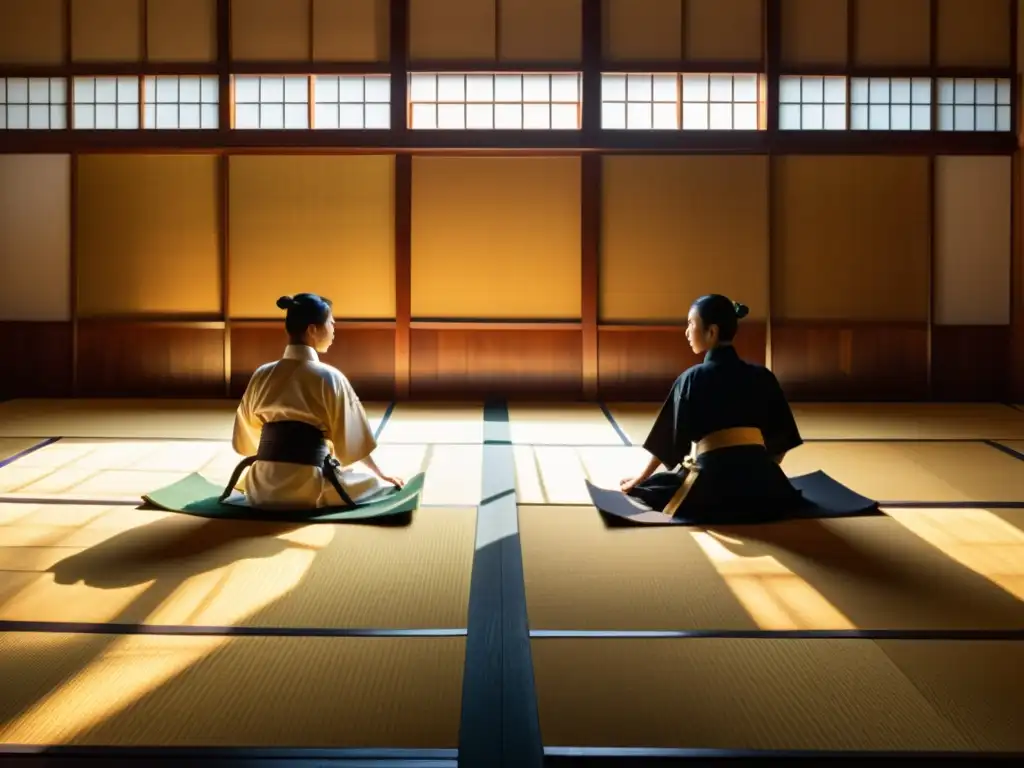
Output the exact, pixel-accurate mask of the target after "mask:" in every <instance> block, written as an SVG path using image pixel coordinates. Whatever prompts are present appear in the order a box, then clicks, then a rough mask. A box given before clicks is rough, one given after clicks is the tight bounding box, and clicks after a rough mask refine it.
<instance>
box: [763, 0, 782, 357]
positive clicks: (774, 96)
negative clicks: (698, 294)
mask: <svg viewBox="0 0 1024 768" xmlns="http://www.w3.org/2000/svg"><path fill="white" fill-rule="evenodd" d="M763 32H764V71H765V85H764V88H765V102H766V106H765V111H766V113H765V130H766V131H767V133H768V135H769V136H771V137H773V138H775V137H776V136H777V135H778V131H779V110H778V106H777V105H778V103H779V69H780V66H781V62H782V0H764V29H763ZM765 187H766V189H765V194H766V195H767V196H768V232H767V233H766V235H765V236H766V237H767V238H768V246H767V251H768V254H767V258H768V306H767V307H766V308H765V331H764V362H765V366H766V367H767V368H769V369H771V368H772V366H773V362H774V356H773V354H772V306H773V304H774V301H773V296H772V294H773V292H774V290H773V286H774V280H773V279H772V275H773V273H774V264H775V250H776V235H775V224H774V222H775V197H776V195H775V158H774V157H773V156H772V152H770V151H769V152H768V172H767V178H766V180H765Z"/></svg>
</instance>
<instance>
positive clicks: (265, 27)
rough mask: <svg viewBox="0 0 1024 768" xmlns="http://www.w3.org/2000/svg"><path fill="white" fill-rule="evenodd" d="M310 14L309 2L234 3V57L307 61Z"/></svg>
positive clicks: (267, 0)
mask: <svg viewBox="0 0 1024 768" xmlns="http://www.w3.org/2000/svg"><path fill="white" fill-rule="evenodd" d="M309 11H310V4H309V2H308V1H307V0H300V1H299V2H296V0H231V58H232V59H234V60H236V61H306V60H308V59H309V58H310V55H311V51H310V32H309V30H310V18H309Z"/></svg>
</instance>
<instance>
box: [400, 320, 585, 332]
mask: <svg viewBox="0 0 1024 768" xmlns="http://www.w3.org/2000/svg"><path fill="white" fill-rule="evenodd" d="M410 327H411V328H412V329H413V330H415V331H577V332H578V331H580V330H582V328H583V324H582V323H580V322H578V321H572V320H564V321H563V320H553V321H551V322H547V321H529V320H526V321H520V320H510V321H503V320H413V321H412V322H411V323H410Z"/></svg>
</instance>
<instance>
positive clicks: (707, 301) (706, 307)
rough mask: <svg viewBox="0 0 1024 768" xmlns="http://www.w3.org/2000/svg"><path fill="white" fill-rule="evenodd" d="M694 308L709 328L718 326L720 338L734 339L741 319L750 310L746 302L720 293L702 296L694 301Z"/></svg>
mask: <svg viewBox="0 0 1024 768" xmlns="http://www.w3.org/2000/svg"><path fill="white" fill-rule="evenodd" d="M693 307H694V309H696V310H697V314H698V315H700V321H701V322H702V323H703V324H704V327H705V328H707V327H708V326H710V325H717V326H718V340H719V341H732V340H733V337H734V336H735V335H736V330H737V326H738V325H739V321H740V320H742V319H743V318H744V317H746V316H747V314H748V313H749V312H750V309H749V308H748V307H747V306H746V305H745V304H740V303H738V302H735V301H733V300H732V299H729V298H727V297H725V296H722V295H721V294H718V293H711V294H708V295H707V296H701V297H700V298H699V299H697V300H696V301H695V302H693Z"/></svg>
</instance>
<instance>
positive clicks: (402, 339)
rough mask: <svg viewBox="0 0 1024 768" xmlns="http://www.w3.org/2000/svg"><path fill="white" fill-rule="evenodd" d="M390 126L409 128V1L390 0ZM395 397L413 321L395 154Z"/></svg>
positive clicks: (406, 192)
mask: <svg viewBox="0 0 1024 768" xmlns="http://www.w3.org/2000/svg"><path fill="white" fill-rule="evenodd" d="M389 21H390V45H389V48H390V61H391V68H390V71H391V130H392V131H393V132H394V135H395V136H396V137H399V143H403V142H402V141H401V138H404V136H405V132H406V131H407V130H408V123H407V114H408V101H409V97H408V94H409V82H408V73H407V71H408V63H409V2H408V0H391V4H390V19H389ZM394 182H395V183H394V195H395V202H394V215H395V399H396V400H405V399H408V397H409V391H410V355H411V350H412V343H411V334H412V331H411V329H410V326H411V323H412V156H411V155H410V154H409V153H407V152H399V153H398V154H397V155H396V156H395V179H394Z"/></svg>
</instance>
